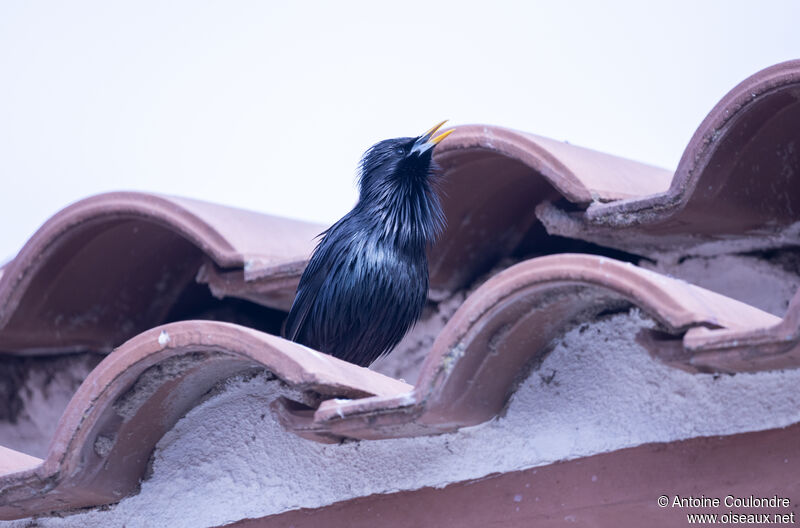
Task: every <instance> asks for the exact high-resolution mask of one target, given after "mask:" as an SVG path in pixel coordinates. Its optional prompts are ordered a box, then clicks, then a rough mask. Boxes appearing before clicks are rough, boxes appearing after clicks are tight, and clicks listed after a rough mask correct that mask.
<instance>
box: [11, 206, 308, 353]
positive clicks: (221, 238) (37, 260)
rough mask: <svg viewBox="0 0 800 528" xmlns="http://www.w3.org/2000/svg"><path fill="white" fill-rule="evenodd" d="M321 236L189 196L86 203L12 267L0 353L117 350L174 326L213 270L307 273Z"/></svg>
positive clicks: (63, 214) (61, 216)
mask: <svg viewBox="0 0 800 528" xmlns="http://www.w3.org/2000/svg"><path fill="white" fill-rule="evenodd" d="M320 230H321V228H320V226H316V225H313V224H309V223H306V222H299V221H293V220H288V219H285V218H279V217H273V216H269V215H263V214H259V213H254V212H250V211H245V210H241V209H235V208H230V207H225V206H221V205H216V204H211V203H206V202H201V201H196V200H190V199H186V198H175V197H166V196H158V195H152V194H145V193H132V192H118V193H108V194H102V195H99V196H94V197H91V198H87V199H85V200H81V201H79V202H77V203H75V204H73V205H71V206H69V207H67V208H65V209H64V210H62V211H60V212H59V213H58V214H56V215H55V216H53V217H52V218H50V219H49V220H48V221H47V222H45V224H44V225H43V226H42V227H41V228H39V230H38V231H37V232H36V233H35V234H34V235H33V236H32V237H31V239H30V240H29V241H28V242H27V243H26V244H25V246H24V247H23V248H22V249H21V250H20V252H19V254H18V255H17V256H16V258H14V259H13V260H12V261H11V262H9V263H8V264H7V265H6V266H5V268H3V274H2V275H0V350H3V351H6V352H22V353H39V352H48V351H67V350H71V349H80V350H85V349H87V348H90V349H94V350H98V351H103V350H105V351H108V350H111V349H112V348H113V347H114V346H116V345H119V344H120V343H122V342H123V341H124V340H125V339H127V338H129V337H132V336H133V335H136V334H137V333H139V332H141V331H143V330H146V329H147V328H150V327H152V326H154V325H156V324H160V323H162V322H164V318H165V316H166V315H167V313H168V311H169V309H170V308H171V307H172V305H173V304H174V302H175V301H176V299H177V298H178V296H179V295H180V293H181V292H182V291H184V289H185V288H186V286H187V284H188V283H191V282H193V281H194V280H195V275H196V274H197V271H198V268H199V267H200V266H201V264H202V263H203V262H206V265H207V267H214V268H215V269H217V268H219V269H238V270H241V271H240V273H243V274H244V275H248V274H250V275H259V274H262V275H264V274H266V275H269V274H270V273H273V274H274V273H280V272H282V270H285V269H286V268H287V267H294V268H298V269H300V270H302V268H303V267H304V266H305V260H306V259H307V256H308V254H309V253H310V251H311V248H312V243H313V238H314V236H316V234H317V233H318V232H319V231H320ZM276 270H277V271H276Z"/></svg>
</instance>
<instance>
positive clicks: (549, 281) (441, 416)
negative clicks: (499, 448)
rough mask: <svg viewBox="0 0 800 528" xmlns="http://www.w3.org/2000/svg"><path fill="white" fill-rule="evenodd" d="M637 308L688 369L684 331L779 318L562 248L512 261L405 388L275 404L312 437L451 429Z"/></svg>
mask: <svg viewBox="0 0 800 528" xmlns="http://www.w3.org/2000/svg"><path fill="white" fill-rule="evenodd" d="M630 306H636V307H639V308H640V309H641V310H643V311H644V312H646V313H647V314H649V315H650V316H651V317H652V318H653V319H655V320H656V321H657V322H658V323H659V324H660V327H661V328H660V329H659V330H658V331H657V332H656V333H655V335H656V337H655V338H653V336H650V335H648V334H647V333H645V334H644V335H642V336H641V341H642V344H644V345H645V346H647V347H648V348H651V349H652V350H654V351H656V352H661V353H662V355H664V356H665V358H666V359H668V360H670V361H673V362H675V363H676V364H678V365H680V366H685V367H686V368H693V365H692V363H691V361H692V359H691V354H690V353H689V352H687V351H686V348H685V346H684V344H683V341H682V338H683V335H684V334H685V333H686V332H687V330H688V331H690V332H691V331H692V330H693V329H705V328H709V329H723V330H725V331H732V332H746V331H752V330H757V329H760V328H764V327H770V326H773V325H776V324H779V323H780V319H779V318H778V317H775V316H773V315H770V314H767V313H765V312H762V311H760V310H758V309H756V308H754V307H752V306H750V305H747V304H744V303H741V302H739V301H736V300H733V299H730V298H727V297H725V296H723V295H719V294H717V293H713V292H710V291H708V290H705V289H702V288H699V287H697V286H694V285H691V284H688V283H686V282H683V281H680V280H677V279H672V278H669V277H665V276H663V275H660V274H658V273H654V272H651V271H648V270H644V269H642V268H639V267H636V266H633V265H632V264H627V263H622V262H619V261H615V260H612V259H608V258H604V257H598V256H593V255H578V254H559V255H551V256H546V257H540V258H536V259H531V260H527V261H524V262H522V263H520V264H517V265H514V266H512V267H510V268H508V269H506V270H504V271H502V272H501V273H499V274H498V275H496V276H495V277H493V278H492V279H490V280H489V281H487V282H486V283H485V284H483V285H482V286H481V287H480V288H478V289H477V290H476V291H475V292H474V293H473V294H472V295H470V296H469V297H468V298H467V300H466V301H465V302H464V303H463V305H462V306H461V307H460V308H459V309H458V311H457V312H456V313H455V315H454V316H453V318H452V319H451V320H450V321H449V322H448V323H447V325H446V326H445V327H444V329H443V330H442V332H441V334H440V335H439V336H438V338H437V339H436V341H435V342H434V344H433V346H432V349H431V351H430V352H429V353H428V356H427V357H426V360H425V362H424V364H423V366H422V370H421V373H420V376H419V381H418V383H417V385H416V386H415V387H414V390H413V392H411V393H410V394H400V395H396V396H390V397H384V396H376V397H371V398H363V399H358V400H352V401H349V402H342V401H323V402H322V403H321V404H320V406H319V408H318V410H316V412H315V413H313V415H311V414H310V413H307V412H303V413H296V412H294V411H293V409H292V408H291V407H288V406H283V408H281V406H282V402H277V405H276V406H275V407H276V409H277V411H278V415H279V417H280V418H281V420H282V422H283V424H284V425H285V426H286V427H287V428H288V429H290V430H294V431H296V432H298V433H299V434H303V435H304V436H307V437H310V436H312V435H314V434H320V435H322V436H323V437H324V438H327V437H330V435H335V436H342V437H351V438H373V439H374V438H385V437H394V436H412V435H418V434H432V433H439V432H444V431H452V430H454V429H457V428H459V427H463V426H468V425H475V424H478V423H481V422H484V421H486V420H488V419H490V418H492V417H494V416H496V415H497V414H498V413H499V412H501V410H502V408H503V406H504V405H505V403H506V402H507V400H508V398H509V396H510V395H511V393H512V392H513V390H514V387H515V386H516V384H517V383H518V382H520V381H521V380H522V379H523V378H524V377H525V376H526V375H527V374H528V373H529V372H530V369H531V366H532V365H535V364H536V363H537V362H538V361H540V360H541V359H542V358H543V355H544V354H545V353H546V351H547V350H548V345H549V344H550V343H551V342H552V340H553V339H555V338H556V337H558V336H560V335H562V334H563V333H565V332H566V331H568V330H569V329H570V328H574V327H575V325H576V324H579V323H580V322H583V321H589V320H591V319H592V318H593V317H594V315H596V314H598V313H600V312H602V311H605V310H608V309H619V308H621V307H630Z"/></svg>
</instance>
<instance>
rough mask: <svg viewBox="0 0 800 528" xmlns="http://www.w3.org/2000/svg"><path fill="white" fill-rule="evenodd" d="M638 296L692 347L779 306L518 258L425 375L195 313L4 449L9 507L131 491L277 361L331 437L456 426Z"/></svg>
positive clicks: (317, 434)
mask: <svg viewBox="0 0 800 528" xmlns="http://www.w3.org/2000/svg"><path fill="white" fill-rule="evenodd" d="M631 305H633V306H638V307H640V308H641V309H642V310H643V311H645V312H646V313H648V314H650V315H651V316H652V317H653V318H654V319H655V320H656V321H658V322H659V323H660V325H661V329H662V334H666V335H668V336H669V337H664V336H663V335H662V336H661V337H660V339H661V340H668V339H672V341H673V342H672V343H670V345H669V349H670V350H675V349H678V350H682V348H683V347H682V344H681V337H682V335H683V334H684V332H686V330H687V329H689V330H691V329H693V328H698V327H707V328H720V329H727V330H731V331H740V330H746V329H752V328H760V327H766V326H770V325H774V324H777V323H778V322H779V321H780V320H779V319H778V318H777V317H774V316H772V315H769V314H766V313H764V312H761V311H759V310H757V309H755V308H753V307H751V306H749V305H746V304H743V303H740V302H738V301H735V300H732V299H729V298H726V297H724V296H722V295H718V294H715V293H712V292H709V291H707V290H703V289H702V288H698V287H696V286H693V285H690V284H687V283H685V282H682V281H679V280H676V279H671V278H667V277H664V276H662V275H659V274H657V273H654V272H651V271H647V270H643V269H641V268H638V267H636V266H633V265H630V264H626V263H621V262H618V261H614V260H611V259H607V258H603V257H597V256H591V255H571V254H560V255H552V256H547V257H541V258H537V259H532V260H528V261H525V262H523V263H520V264H518V265H515V266H513V267H511V268H509V269H507V270H505V271H503V272H501V273H500V274H498V275H497V276H495V277H493V278H492V279H490V280H489V281H487V282H486V283H485V284H484V285H483V286H481V287H480V288H479V289H478V290H476V291H475V292H474V293H473V294H472V295H471V296H470V297H469V298H468V299H467V300H466V301H465V302H464V304H463V305H462V306H461V307H460V308H459V310H458V311H457V313H456V314H455V315H454V317H453V318H452V319H451V320H450V321H449V322H448V324H447V325H446V326H445V328H444V329H443V331H442V333H441V334H440V336H439V337H438V339H437V340H436V342H435V343H434V345H433V347H432V350H431V351H430V353H429V355H428V356H427V358H426V360H425V363H424V365H423V368H422V372H421V374H420V379H419V382H418V384H417V385H416V386H415V387H411V386H409V385H407V384H405V383H402V382H400V381H397V380H394V379H392V378H388V377H386V376H383V375H381V374H378V373H375V372H373V371H370V370H368V369H364V368H361V367H356V366H354V365H351V364H349V363H346V362H343V361H340V360H337V359H335V358H332V357H330V356H327V355H324V354H320V353H318V352H315V351H313V350H310V349H308V348H306V347H303V346H300V345H297V344H295V343H291V342H288V341H285V340H283V339H281V338H279V337H276V336H271V335H268V334H265V333H262V332H258V331H255V330H251V329H247V328H244V327H241V326H237V325H232V324H228V323H219V322H211V321H182V322H177V323H172V324H170V325H165V326H162V327H158V328H155V329H152V330H150V331H147V332H145V333H143V334H141V335H139V336H137V337H135V338H133V339H131V340H130V341H128V342H126V343H125V344H123V345H122V346H120V347H119V348H118V349H116V350H115V351H114V352H112V353H111V354H109V355H108V356H107V357H106V358H105V359H104V360H103V361H102V362H101V363H100V364H99V365H98V366H97V367H96V368H95V369H94V370H93V371H92V372H91V373H90V375H89V377H88V378H87V379H86V380H85V381H84V382H83V383H82V384H81V386H80V387H79V389H78V391H77V393H76V394H75V395H74V396H73V398H72V399H71V400H70V402H69V404H68V405H67V408H66V410H65V411H64V414H63V416H62V417H61V419H60V421H59V425H58V427H57V429H56V432H55V434H54V438H53V440H52V442H51V444H50V447H49V450H48V453H47V456H46V457H45V459H44V460H38V459H36V458H33V457H29V456H27V455H24V454H22V453H17V452H13V451H11V450H8V449H4V450H3V452H2V454H3V455H4V456H3V469H4V470H5V474H3V475H2V476H0V517H2V518H19V517H27V516H31V515H34V514H37V513H43V512H47V511H52V510H64V509H70V508H77V507H82V506H90V505H98V504H105V503H110V502H115V501H118V500H119V499H120V498H122V497H124V496H125V495H127V494H130V493H132V492H133V491H135V489H136V486H137V484H138V482H139V480H140V479H141V478H142V477H143V475H144V472H145V469H146V466H147V462H148V459H149V457H150V454H151V453H152V451H153V449H154V448H155V445H156V443H157V442H158V440H159V439H160V438H161V436H163V434H164V433H165V432H166V431H167V430H169V429H170V428H171V427H172V425H173V424H174V423H175V422H176V421H177V420H178V419H179V418H180V417H181V416H182V415H184V414H185V413H186V412H187V411H188V410H189V409H190V408H191V407H193V406H194V405H196V404H197V403H198V402H199V401H201V397H202V395H203V394H206V393H207V392H208V391H209V390H210V389H212V388H213V387H214V386H215V385H216V384H217V383H219V382H220V381H222V380H224V379H226V378H228V377H230V376H232V375H235V374H237V373H243V372H248V371H251V370H253V369H259V370H260V369H266V370H268V371H269V372H270V373H272V375H274V376H275V377H277V378H278V379H280V380H281V381H282V383H283V384H284V386H285V387H286V391H285V393H284V396H282V397H280V398H279V399H277V400H275V401H273V402H272V405H271V407H272V408H273V410H274V411H275V412H276V414H277V416H278V418H279V420H280V421H281V423H282V424H283V425H284V427H285V428H287V429H288V430H290V431H292V432H294V433H296V434H299V435H301V436H303V437H305V438H309V439H313V440H317V441H323V442H331V441H338V440H339V439H341V438H360V439H377V438H387V437H398V436H415V435H423V434H435V433H440V432H445V431H452V430H455V429H458V428H459V427H463V426H467V425H474V424H478V423H481V422H483V421H485V420H488V419H490V418H492V417H494V416H496V415H497V414H498V413H500V412H501V411H502V409H503V407H504V405H505V404H506V402H507V400H508V398H509V397H510V395H511V393H512V392H513V390H514V387H515V386H516V384H517V383H518V382H519V381H520V380H521V379H522V378H523V377H524V376H525V375H527V373H528V372H529V371H530V368H531V366H532V365H533V364H535V363H536V361H537V360H539V359H541V357H542V355H543V354H545V353H546V351H547V349H548V344H549V343H550V342H551V341H552V339H554V338H556V337H558V336H559V335H561V334H563V333H564V332H565V331H567V330H568V329H570V328H573V327H574V326H575V325H576V324H578V323H580V322H581V321H584V320H591V319H592V318H593V317H594V315H595V314H597V313H599V312H601V311H604V310H608V309H619V308H622V307H626V306H631Z"/></svg>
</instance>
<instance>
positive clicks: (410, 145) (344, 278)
mask: <svg viewBox="0 0 800 528" xmlns="http://www.w3.org/2000/svg"><path fill="white" fill-rule="evenodd" d="M445 122H446V121H442V122H441V123H439V124H438V125H436V126H434V127H433V128H431V129H430V130H428V131H427V132H425V133H424V134H422V135H421V136H419V137H414V138H411V137H404V138H396V139H387V140H384V141H381V142H379V143H376V144H375V145H373V146H372V147H370V148H369V150H367V151H366V152H365V153H364V156H363V158H362V159H361V165H360V173H359V198H358V202H357V203H356V205H355V207H353V209H352V210H351V211H350V212H349V213H347V214H346V215H345V216H344V217H342V218H341V219H340V220H339V221H338V222H336V223H335V224H333V226H331V227H330V228H329V229H327V230H326V231H324V232H323V233H322V234H321V235H320V236H321V237H322V239H321V240H320V242H319V243H318V245H317V247H316V249H315V250H314V254H313V255H312V257H311V261H310V262H309V263H308V267H307V268H306V270H305V272H303V276H302V277H301V278H300V284H299V285H298V287H297V294H296V296H295V299H294V303H293V304H292V309H291V311H290V312H289V317H288V318H287V320H286V325H285V327H284V328H285V329H284V334H285V337H287V338H288V339H291V340H292V341H296V342H298V343H301V344H303V345H306V346H308V347H311V348H313V349H316V350H319V351H322V352H325V353H327V354H331V355H333V356H336V357H338V358H341V359H344V360H345V361H349V362H351V363H355V364H356V365H361V366H369V365H370V364H371V363H372V362H373V361H375V360H376V359H378V358H379V357H380V356H382V355H384V354H386V353H388V352H389V351H391V349H392V348H394V347H395V345H397V343H399V342H400V340H401V339H402V338H403V336H404V335H405V334H406V332H408V330H409V329H410V328H411V327H412V326H413V325H414V323H415V322H416V321H417V319H418V318H419V316H420V314H421V313H422V309H423V307H424V305H425V299H426V298H427V295H428V257H427V254H426V246H427V244H428V243H429V242H432V241H433V240H435V239H436V237H437V236H438V235H439V234H440V233H441V232H442V230H443V229H444V223H445V219H444V213H443V212H442V207H441V204H440V202H439V197H438V195H437V190H436V184H437V180H438V178H439V168H438V166H437V165H436V163H435V162H434V161H433V159H432V155H433V148H434V147H435V146H436V145H437V144H438V143H439V142H441V141H442V140H443V139H444V138H445V137H447V136H448V135H449V134H450V133H451V132H453V130H452V129H451V130H448V131H446V132H443V133H441V134H439V135H436V133H437V132H438V131H439V129H440V128H441V127H442V125H444V123H445ZM434 136H435V137H434Z"/></svg>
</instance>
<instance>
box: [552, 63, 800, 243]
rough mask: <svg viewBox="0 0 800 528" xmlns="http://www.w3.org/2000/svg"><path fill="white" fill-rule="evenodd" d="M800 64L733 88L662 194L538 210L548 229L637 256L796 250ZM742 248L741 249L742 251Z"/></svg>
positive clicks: (702, 127) (799, 239) (774, 69)
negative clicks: (726, 248)
mask: <svg viewBox="0 0 800 528" xmlns="http://www.w3.org/2000/svg"><path fill="white" fill-rule="evenodd" d="M798 93H800V60H793V61H788V62H784V63H781V64H777V65H774V66H771V67H769V68H766V69H764V70H762V71H760V72H758V73H756V74H754V75H753V76H751V77H749V78H747V79H745V80H744V81H742V82H741V83H740V84H739V85H737V86H736V87H735V88H733V89H732V90H731V91H730V92H729V93H728V94H727V95H726V96H725V97H723V98H722V100H721V101H720V102H719V103H718V104H717V105H716V106H715V107H714V108H713V109H712V110H711V112H710V113H709V114H708V116H707V117H706V118H705V119H704V120H703V122H702V123H701V124H700V126H699V127H698V128H697V130H696V132H695V133H694V136H693V137H692V139H691V141H690V142H689V145H688V146H687V147H686V149H685V151H684V153H683V156H682V158H681V160H680V163H679V164H678V168H677V170H676V172H675V176H674V178H673V180H672V183H671V185H670V187H669V189H668V190H667V191H666V192H662V193H655V194H653V195H651V196H644V197H639V198H630V199H625V200H619V201H615V202H610V203H593V204H592V205H591V206H590V207H589V208H588V209H586V211H584V212H573V213H570V212H566V211H562V210H560V209H559V208H557V207H554V206H549V207H548V206H545V207H542V208H541V209H540V211H539V217H540V218H541V220H542V221H543V222H544V223H545V224H546V225H547V228H548V231H549V232H551V233H554V234H562V235H564V236H574V237H578V238H583V239H586V240H590V241H593V242H597V243H602V244H605V245H610V246H612V247H617V248H621V249H625V250H630V251H634V252H636V253H639V254H642V253H644V254H647V253H648V252H649V253H657V252H663V251H665V250H668V249H671V248H679V249H682V250H687V249H691V248H695V247H697V246H700V245H702V244H704V243H708V242H709V241H724V242H727V241H729V240H730V239H731V238H738V239H745V238H748V237H749V238H750V240H748V241H747V244H749V245H750V246H752V247H756V248H759V247H775V246H780V245H786V244H787V243H793V244H797V243H798V242H800V236H799V234H798V232H799V231H800V227H798V225H797V223H798V222H800V149H798V145H800V127H798V126H797V123H798V121H800V97H799V96H798ZM743 247H744V246H743Z"/></svg>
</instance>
